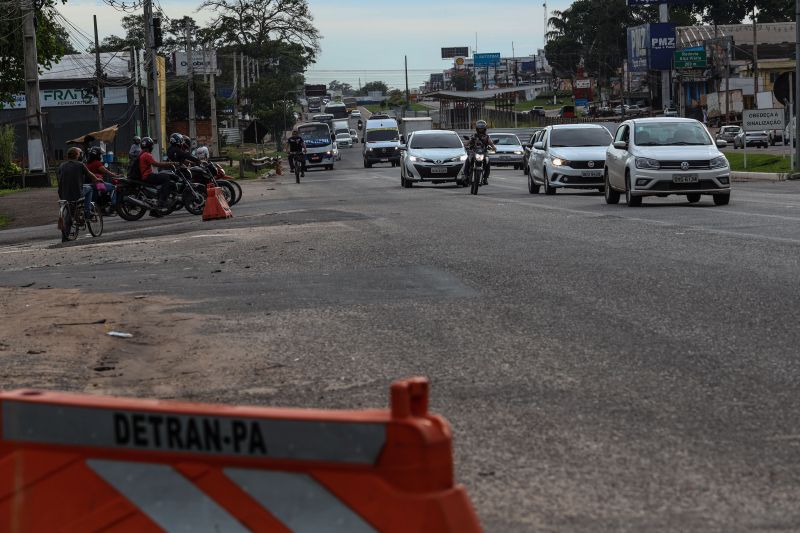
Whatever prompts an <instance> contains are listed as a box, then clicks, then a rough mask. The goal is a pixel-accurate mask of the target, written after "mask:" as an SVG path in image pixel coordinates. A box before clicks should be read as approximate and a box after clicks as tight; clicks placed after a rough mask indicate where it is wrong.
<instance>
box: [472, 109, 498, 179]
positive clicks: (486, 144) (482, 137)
mask: <svg viewBox="0 0 800 533" xmlns="http://www.w3.org/2000/svg"><path fill="white" fill-rule="evenodd" d="M486 128H487V125H486V121H485V120H479V121H478V122H476V123H475V134H474V135H473V136H472V137H470V139H469V142H468V143H467V147H466V148H467V151H468V152H470V154H469V158H468V159H467V163H466V165H464V176H467V177H469V175H470V174H471V173H472V165H473V164H474V159H475V154H474V153H472V152H473V150H475V145H477V144H478V143H480V144H482V145H483V148H484V149H485V150H486V151H488V150H489V149H490V148H491V149H492V150H496V147H495V145H494V143H493V142H492V139H490V138H489V136H488V135H487V134H486ZM490 168H491V166H490V165H489V158H486V159H485V160H484V172H483V183H482V185H487V184H488V182H489V169H490Z"/></svg>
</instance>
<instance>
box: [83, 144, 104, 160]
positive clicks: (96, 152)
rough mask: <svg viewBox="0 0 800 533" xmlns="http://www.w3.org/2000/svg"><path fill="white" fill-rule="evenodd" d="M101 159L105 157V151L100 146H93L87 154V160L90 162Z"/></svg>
mask: <svg viewBox="0 0 800 533" xmlns="http://www.w3.org/2000/svg"><path fill="white" fill-rule="evenodd" d="M101 157H103V150H101V149H100V147H99V146H92V147H91V148H89V150H88V151H87V152H86V158H87V159H88V160H89V161H100V158H101Z"/></svg>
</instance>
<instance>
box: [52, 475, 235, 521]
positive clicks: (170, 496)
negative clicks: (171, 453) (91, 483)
mask: <svg viewBox="0 0 800 533" xmlns="http://www.w3.org/2000/svg"><path fill="white" fill-rule="evenodd" d="M86 463H87V465H88V466H89V468H91V469H92V470H94V471H95V472H96V473H97V475H99V476H100V477H101V478H103V479H104V480H105V481H106V483H108V484H109V485H111V486H112V487H114V488H115V489H116V490H117V491H119V492H120V493H121V494H122V495H123V496H125V497H126V498H127V499H128V500H130V502H131V503H133V504H134V505H135V506H136V507H138V508H139V510H140V511H141V512H142V513H144V514H145V515H147V516H148V517H149V518H150V519H151V520H152V521H153V522H155V523H156V524H158V525H159V526H160V527H161V528H163V529H164V530H165V531H167V533H177V532H190V531H191V532H193V533H194V532H206V531H207V532H209V533H211V532H215V533H216V532H221V531H225V532H226V533H227V532H231V533H247V531H248V529H247V528H245V527H244V526H242V525H241V523H240V522H239V521H238V520H236V519H235V518H234V517H232V516H231V515H230V514H228V512H227V511H225V509H223V508H222V507H220V506H219V505H218V504H217V503H216V502H215V501H214V500H212V499H211V498H209V497H208V496H207V495H206V494H205V493H204V492H202V491H201V490H200V489H198V488H197V487H196V486H195V485H193V484H192V482H191V481H189V480H188V479H186V478H185V477H184V476H182V475H181V474H180V473H178V472H176V471H175V470H174V469H173V468H172V467H171V466H168V465H160V464H150V463H134V462H127V461H105V460H99V459H90V460H88V461H86ZM45 512H46V511H45Z"/></svg>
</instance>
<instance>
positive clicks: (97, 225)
mask: <svg viewBox="0 0 800 533" xmlns="http://www.w3.org/2000/svg"><path fill="white" fill-rule="evenodd" d="M86 226H87V227H88V228H89V233H91V234H92V237H99V236H100V235H102V234H103V212H102V211H101V210H100V209H98V208H97V204H95V203H94V202H92V209H91V211H89V219H88V220H87V221H86Z"/></svg>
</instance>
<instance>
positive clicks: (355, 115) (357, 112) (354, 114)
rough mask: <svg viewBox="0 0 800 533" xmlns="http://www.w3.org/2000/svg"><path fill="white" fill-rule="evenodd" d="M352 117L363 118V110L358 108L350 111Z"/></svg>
mask: <svg viewBox="0 0 800 533" xmlns="http://www.w3.org/2000/svg"><path fill="white" fill-rule="evenodd" d="M350 118H361V111H359V110H358V109H355V110H353V111H350Z"/></svg>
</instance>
